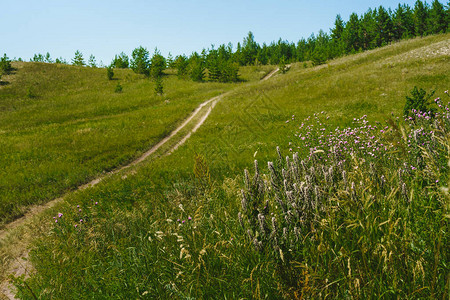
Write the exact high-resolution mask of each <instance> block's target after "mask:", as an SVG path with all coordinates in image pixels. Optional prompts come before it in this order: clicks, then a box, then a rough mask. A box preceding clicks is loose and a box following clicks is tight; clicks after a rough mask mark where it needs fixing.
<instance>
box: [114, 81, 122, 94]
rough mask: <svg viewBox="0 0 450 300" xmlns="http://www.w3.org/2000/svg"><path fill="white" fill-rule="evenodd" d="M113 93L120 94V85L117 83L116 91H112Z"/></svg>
mask: <svg viewBox="0 0 450 300" xmlns="http://www.w3.org/2000/svg"><path fill="white" fill-rule="evenodd" d="M114 92H116V93H122V86H121V85H120V83H117V85H116V89H115V90H114Z"/></svg>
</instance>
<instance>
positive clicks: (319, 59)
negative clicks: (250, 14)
mask: <svg viewBox="0 0 450 300" xmlns="http://www.w3.org/2000/svg"><path fill="white" fill-rule="evenodd" d="M449 23H450V1H449V2H448V3H447V5H446V6H444V5H443V4H442V3H440V2H439V1H438V0H433V1H432V3H431V5H429V4H427V3H426V2H423V1H421V0H417V1H416V2H415V4H414V6H413V7H410V6H409V5H407V4H398V6H397V7H396V8H395V9H394V10H392V9H390V8H389V9H386V8H384V7H383V6H379V7H378V8H374V9H368V10H367V11H366V12H365V13H363V14H362V15H358V14H356V13H352V14H351V15H350V17H349V19H348V20H347V21H344V20H343V19H342V17H341V16H340V15H337V16H336V19H335V22H334V27H333V28H331V29H330V32H329V33H326V32H325V31H323V30H320V31H319V32H318V33H317V34H311V36H310V37H308V38H306V39H305V38H302V39H300V40H299V41H298V42H297V43H293V42H288V41H285V40H282V39H279V40H278V41H276V42H272V43H270V44H266V43H263V44H262V45H260V44H258V43H257V42H256V41H255V37H254V35H253V33H252V32H249V33H248V35H247V36H246V37H245V38H244V40H243V42H242V44H241V43H238V44H237V47H236V49H234V48H233V45H232V44H231V43H228V44H227V45H225V44H223V45H220V46H219V47H217V48H216V47H214V46H211V48H210V49H203V50H202V51H201V52H200V53H198V52H193V53H192V54H191V55H190V56H186V55H185V54H182V55H178V56H176V57H175V58H174V57H172V55H171V54H170V53H169V55H168V57H167V58H165V57H164V56H162V55H161V53H160V52H159V51H158V50H157V49H155V52H154V53H153V55H150V52H149V51H148V50H147V49H146V48H144V47H142V46H140V47H138V48H136V49H134V50H133V52H132V54H131V57H128V56H127V55H126V54H125V53H124V52H122V53H120V54H118V55H116V56H115V57H114V59H113V60H112V62H111V64H110V65H109V68H111V69H112V68H131V69H132V70H134V71H135V72H136V73H138V74H143V75H145V76H148V77H153V78H154V79H156V80H160V79H161V76H162V72H163V70H164V69H166V68H173V69H176V71H177V75H178V77H180V78H186V79H188V78H190V79H191V80H193V81H203V80H205V79H206V78H207V79H208V80H210V81H218V82H236V81H238V80H239V76H238V71H239V66H248V65H267V64H278V65H282V66H285V64H289V63H292V62H305V61H312V63H313V65H320V64H323V63H325V62H326V61H327V60H329V59H332V58H335V57H339V56H342V55H346V54H352V53H356V52H360V51H365V50H370V49H374V48H377V47H381V46H384V45H387V44H389V43H392V42H395V41H399V40H402V39H408V38H413V37H417V36H425V35H429V34H437V33H445V32H448V31H449V30H450V29H449ZM31 61H38V62H48V63H52V62H56V63H66V64H68V62H67V61H65V60H63V59H62V58H59V59H56V60H55V61H53V60H52V59H51V57H50V54H49V53H47V54H46V55H42V54H36V55H35V56H34V57H33V58H32V59H31ZM72 64H73V65H77V66H86V65H87V66H91V67H96V66H97V65H96V61H95V57H94V56H93V55H91V56H90V57H89V60H88V62H87V63H86V62H85V61H84V59H83V55H82V53H81V52H80V51H77V52H76V53H75V57H74V58H73V59H72Z"/></svg>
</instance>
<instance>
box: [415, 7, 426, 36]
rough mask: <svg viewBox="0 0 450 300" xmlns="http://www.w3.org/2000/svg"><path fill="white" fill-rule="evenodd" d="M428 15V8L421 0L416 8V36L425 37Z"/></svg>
mask: <svg viewBox="0 0 450 300" xmlns="http://www.w3.org/2000/svg"><path fill="white" fill-rule="evenodd" d="M427 15H428V8H427V6H426V5H425V4H424V3H423V2H422V1H421V0H417V1H416V4H415V6H414V29H415V34H416V36H424V35H425V34H426V33H427Z"/></svg>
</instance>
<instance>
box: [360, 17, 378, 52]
mask: <svg viewBox="0 0 450 300" xmlns="http://www.w3.org/2000/svg"><path fill="white" fill-rule="evenodd" d="M376 14H377V13H376V10H372V9H369V10H367V11H366V12H365V13H364V15H363V16H362V17H361V21H360V22H361V26H360V38H361V48H362V49H363V50H368V49H373V48H374V47H376V45H375V36H376V34H375V33H376V26H377V25H376V21H375V16H376Z"/></svg>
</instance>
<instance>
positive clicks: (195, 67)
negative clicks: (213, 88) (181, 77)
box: [189, 59, 205, 82]
mask: <svg viewBox="0 0 450 300" xmlns="http://www.w3.org/2000/svg"><path fill="white" fill-rule="evenodd" d="M189 77H190V78H191V79H192V80H193V81H195V82H201V81H203V79H204V78H205V67H204V66H203V63H202V62H201V61H200V60H199V59H191V61H190V62H189Z"/></svg>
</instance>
